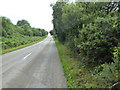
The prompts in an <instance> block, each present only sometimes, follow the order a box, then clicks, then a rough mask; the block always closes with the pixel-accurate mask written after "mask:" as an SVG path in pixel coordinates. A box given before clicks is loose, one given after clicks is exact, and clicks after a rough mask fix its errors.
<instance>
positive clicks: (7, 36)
mask: <svg viewBox="0 0 120 90" xmlns="http://www.w3.org/2000/svg"><path fill="white" fill-rule="evenodd" d="M0 18H1V22H0V24H1V25H2V26H1V28H0V33H1V36H2V37H0V39H1V40H2V42H0V44H1V45H2V50H5V49H9V48H13V47H17V46H20V45H25V44H29V43H31V42H34V41H38V40H40V39H41V37H43V36H46V35H47V34H48V32H47V31H45V30H44V29H39V28H33V27H31V26H30V24H29V23H28V21H26V20H21V21H18V22H17V25H14V24H13V23H12V22H11V20H10V19H8V18H6V17H0Z"/></svg>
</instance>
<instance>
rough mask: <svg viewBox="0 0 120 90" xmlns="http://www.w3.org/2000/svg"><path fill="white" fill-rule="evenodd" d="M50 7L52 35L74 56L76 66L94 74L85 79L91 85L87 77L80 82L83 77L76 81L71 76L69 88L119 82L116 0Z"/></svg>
mask: <svg viewBox="0 0 120 90" xmlns="http://www.w3.org/2000/svg"><path fill="white" fill-rule="evenodd" d="M52 7H53V24H54V30H53V31H51V32H54V37H55V38H57V39H58V40H59V42H61V43H63V44H64V45H66V46H67V47H68V48H69V49H70V51H71V52H72V54H73V57H76V58H78V60H79V62H80V65H79V66H80V68H82V67H84V68H86V69H87V71H88V70H89V71H88V73H89V74H92V75H94V78H88V81H89V79H92V80H93V83H92V84H91V83H90V82H87V80H85V81H86V82H84V83H83V82H82V81H81V79H82V78H84V79H85V78H87V76H85V77H84V76H83V77H82V78H79V80H78V81H77V80H76V79H75V78H71V80H73V81H74V80H75V81H74V82H72V83H71V84H70V82H69V80H68V83H69V84H70V86H69V87H82V85H83V87H89V88H90V87H93V88H96V87H102V88H103V87H109V86H111V85H112V84H114V83H117V82H119V78H120V74H119V72H120V65H119V63H120V17H119V16H120V2H95V3H94V2H75V3H67V2H56V4H54V5H52ZM66 62H67V61H66ZM69 65H70V64H69ZM69 65H68V67H70V66H69ZM76 72H77V74H78V75H77V76H78V77H80V75H81V74H79V72H78V71H76ZM69 73H70V70H69ZM81 73H83V70H82V71H81ZM67 74H68V73H67ZM89 74H88V75H89ZM66 76H67V75H66ZM77 76H76V78H78V77H77ZM71 77H72V76H71ZM67 79H69V76H68V77H67ZM100 80H101V82H100ZM78 82H79V84H77V83H78ZM86 83H87V84H86ZM69 84H68V85H69ZM72 84H73V85H72ZM87 85H88V86H87Z"/></svg>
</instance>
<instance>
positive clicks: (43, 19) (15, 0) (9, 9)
mask: <svg viewBox="0 0 120 90" xmlns="http://www.w3.org/2000/svg"><path fill="white" fill-rule="evenodd" d="M53 1H54V2H55V1H56V0H0V3H1V4H0V15H1V16H5V17H8V18H10V19H11V21H12V22H13V23H14V24H16V22H17V21H18V20H21V19H25V20H27V21H28V22H29V23H30V24H31V26H32V27H37V28H42V29H46V30H47V31H49V30H51V29H52V28H53V25H52V22H51V20H52V8H51V7H50V4H51V3H52V2H53Z"/></svg>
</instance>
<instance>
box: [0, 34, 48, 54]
mask: <svg viewBox="0 0 120 90" xmlns="http://www.w3.org/2000/svg"><path fill="white" fill-rule="evenodd" d="M46 37H47V36H44V37H41V38H40V39H39V40H37V41H34V42H31V43H28V44H25V45H20V46H17V47H13V48H10V49H5V50H2V52H1V53H0V55H1V54H5V53H8V52H12V51H15V50H18V49H21V48H24V47H27V46H30V45H33V44H35V43H38V42H40V41H42V40H44V39H45V38H46Z"/></svg>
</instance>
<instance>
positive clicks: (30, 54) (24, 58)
mask: <svg viewBox="0 0 120 90" xmlns="http://www.w3.org/2000/svg"><path fill="white" fill-rule="evenodd" d="M31 54H32V53H29V54H28V55H26V56H25V57H24V59H26V58H27V57H28V56H30V55H31Z"/></svg>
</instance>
